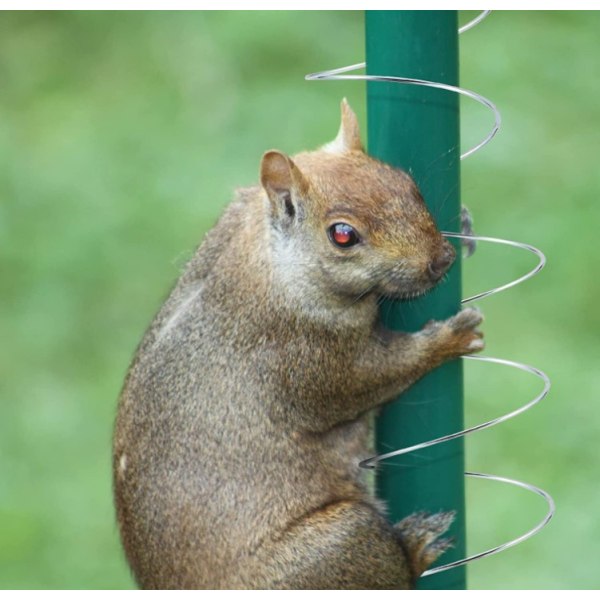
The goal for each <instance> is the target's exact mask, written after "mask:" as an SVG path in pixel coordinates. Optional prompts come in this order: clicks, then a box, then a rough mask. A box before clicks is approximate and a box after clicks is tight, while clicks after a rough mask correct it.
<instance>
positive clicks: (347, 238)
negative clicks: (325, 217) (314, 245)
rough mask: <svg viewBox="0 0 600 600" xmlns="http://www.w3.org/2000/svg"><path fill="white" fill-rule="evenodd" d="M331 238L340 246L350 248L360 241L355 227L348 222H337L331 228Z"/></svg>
mask: <svg viewBox="0 0 600 600" xmlns="http://www.w3.org/2000/svg"><path fill="white" fill-rule="evenodd" d="M329 239H330V240H331V241H332V242H333V243H334V244H335V245H336V246H338V247H339V248H349V247H350V246H354V245H355V244H358V242H360V238H359V237H358V234H357V233H356V231H355V229H354V227H352V226H351V225H348V224H347V223H335V224H334V225H332V226H331V227H330V228H329Z"/></svg>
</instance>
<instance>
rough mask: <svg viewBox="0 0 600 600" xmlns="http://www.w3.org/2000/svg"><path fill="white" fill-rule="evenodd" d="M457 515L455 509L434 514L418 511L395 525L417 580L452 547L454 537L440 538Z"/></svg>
mask: <svg viewBox="0 0 600 600" xmlns="http://www.w3.org/2000/svg"><path fill="white" fill-rule="evenodd" d="M455 516H456V513H455V512H454V511H452V512H439V513H434V514H430V513H426V512H417V513H414V514H412V515H409V516H408V517H406V518H405V519H403V520H402V521H400V522H399V523H397V524H396V525H394V529H395V531H396V533H397V534H398V536H399V538H400V543H401V544H402V546H403V548H404V550H405V552H406V555H407V558H408V560H409V562H410V565H411V570H412V572H413V575H414V577H415V580H416V579H418V578H419V577H420V576H421V574H422V573H423V572H424V571H425V570H426V569H427V568H428V567H429V566H430V565H431V564H432V563H433V562H434V561H435V560H436V559H437V558H439V556H441V554H442V553H443V552H445V551H446V550H447V549H448V548H451V547H452V545H453V540H452V538H440V536H441V535H443V534H444V533H446V531H448V528H449V527H450V525H452V522H453V521H454V517H455Z"/></svg>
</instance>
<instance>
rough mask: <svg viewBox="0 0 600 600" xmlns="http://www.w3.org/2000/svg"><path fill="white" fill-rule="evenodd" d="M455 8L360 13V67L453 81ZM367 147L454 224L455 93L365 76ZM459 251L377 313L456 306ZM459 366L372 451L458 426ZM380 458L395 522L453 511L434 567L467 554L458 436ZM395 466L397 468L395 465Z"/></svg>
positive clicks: (450, 576)
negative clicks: (439, 275)
mask: <svg viewBox="0 0 600 600" xmlns="http://www.w3.org/2000/svg"><path fill="white" fill-rule="evenodd" d="M457 28H458V18H457V12H456V11H366V56H367V73H368V74H372V75H401V76H408V77H414V78H417V79H427V80H430V81H439V82H443V83H448V84H451V85H458V34H457ZM367 117H368V136H369V153H370V154H371V155H373V156H375V157H377V158H379V159H381V160H383V161H385V162H387V163H390V164H392V165H395V166H397V167H401V168H402V169H404V170H405V171H408V172H410V173H411V175H412V176H413V177H414V179H415V181H416V183H417V185H418V186H419V187H420V189H421V192H422V194H423V197H424V198H425V201H426V202H427V205H428V207H429V209H430V211H431V213H432V214H433V216H434V218H435V219H436V222H437V224H438V227H439V228H440V229H442V230H451V231H459V230H460V218H459V214H460V199H459V195H460V194H459V191H460V150H459V103H458V96H457V95H456V94H453V93H450V92H447V91H443V90H437V89H430V88H426V87H423V86H411V85H403V84H397V83H384V82H368V84H367ZM460 298H461V277H460V252H457V259H456V262H455V264H454V266H453V267H452V269H451V270H450V272H449V275H448V279H447V281H446V282H444V283H443V284H441V285H440V286H439V287H438V288H436V289H435V290H434V291H433V292H431V293H430V294H428V295H427V296H425V297H423V298H420V299H419V300H418V301H412V302H410V303H402V302H393V303H392V302H390V303H388V304H387V305H384V306H383V308H382V313H381V316H382V319H383V320H384V322H385V323H386V325H387V326H389V327H391V328H392V329H398V330H403V331H416V330H418V329H420V328H421V327H422V326H423V325H424V323H425V322H426V321H428V320H430V319H445V318H447V317H449V316H451V315H453V314H455V313H456V312H457V311H458V310H459V308H460ZM462 386H463V382H462V364H461V361H460V360H457V361H453V362H451V363H447V364H445V365H443V366H441V367H440V368H438V369H436V370H435V371H434V372H432V373H430V374H429V375H427V376H426V377H425V378H423V379H422V380H421V381H419V382H417V384H416V385H415V386H413V387H412V388H411V389H410V390H408V391H407V392H405V393H404V394H403V395H402V396H401V398H400V400H398V401H396V402H394V403H392V404H391V405H389V406H387V407H386V408H385V409H384V410H383V411H382V412H381V414H380V416H379V418H378V419H377V424H376V440H377V448H378V451H379V452H381V453H383V452H388V451H389V450H390V449H392V448H401V447H404V446H409V445H412V444H415V443H418V442H421V441H425V440H428V439H432V438H435V437H438V436H441V435H445V434H447V433H451V432H453V431H458V430H460V429H462V428H463V405H462V395H463V394H462V392H463V390H462ZM390 462H391V463H392V464H388V463H383V464H382V465H381V468H380V471H379V473H378V477H377V490H378V494H379V496H380V497H381V498H384V499H385V500H386V501H387V504H388V507H389V510H390V517H391V519H392V520H393V521H394V522H395V521H398V520H400V519H402V518H403V517H405V516H407V515H409V514H410V513H413V512H415V511H420V510H426V511H429V512H437V511H440V510H443V511H446V510H455V511H456V512H457V517H456V520H455V522H454V524H453V526H452V529H451V531H450V532H449V535H450V536H453V537H454V538H455V543H454V547H453V548H452V549H450V550H448V551H447V552H445V553H444V555H443V556H442V558H441V559H440V561H439V562H440V564H441V563H442V562H443V563H445V562H450V561H453V560H457V559H459V558H463V557H464V556H465V509H464V474H463V473H464V454H463V440H462V439H459V440H454V441H452V442H446V443H445V444H440V445H437V446H434V447H432V448H427V449H426V450H422V451H419V452H417V453H414V454H409V455H403V456H401V457H399V458H397V459H395V460H394V459H391V461H390ZM398 465H401V466H398ZM465 586H466V570H465V568H464V567H459V568H456V569H452V570H449V571H445V572H442V573H440V574H437V575H432V576H430V577H427V578H424V579H421V580H420V581H419V584H418V587H419V588H422V589H465Z"/></svg>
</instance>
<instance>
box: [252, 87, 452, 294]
mask: <svg viewBox="0 0 600 600" xmlns="http://www.w3.org/2000/svg"><path fill="white" fill-rule="evenodd" d="M341 110H342V119H341V126H340V129H339V132H338V135H337V137H336V138H335V139H334V140H333V141H332V142H330V143H328V144H326V145H325V146H323V147H321V148H320V149H318V150H316V151H313V152H303V153H301V154H297V155H295V156H294V157H293V158H290V157H289V156H287V155H286V154H284V153H282V152H279V151H276V150H271V151H269V152H266V153H265V155H264V156H263V159H262V163H261V167H260V181H261V184H262V187H263V189H264V191H265V192H266V194H265V197H266V198H268V212H269V216H270V225H271V227H270V230H271V235H272V248H273V260H274V263H275V266H276V267H277V271H278V272H279V273H280V274H281V275H282V276H283V279H284V280H285V282H286V285H287V286H291V288H292V291H294V293H296V294H298V295H299V296H306V298H310V299H311V300H312V301H315V302H316V301H317V298H316V296H315V292H320V293H321V294H322V295H325V296H328V297H330V298H334V297H338V298H339V297H346V298H350V299H351V300H352V299H358V298H367V297H370V296H374V297H375V296H387V297H392V298H407V297H413V296H416V295H419V294H421V293H424V292H425V291H427V290H428V289H430V288H431V287H433V286H434V285H435V284H436V283H437V282H438V281H439V280H440V279H441V278H442V276H443V275H444V274H445V273H446V271H447V270H448V268H449V267H450V265H451V264H452V262H453V260H454V257H455V252H454V249H453V247H452V245H451V244H450V243H449V242H447V241H446V240H445V239H444V238H443V237H442V235H441V234H440V232H439V230H438V229H437V227H436V225H435V223H434V220H433V218H432V216H431V214H430V213H429V211H428V209H427V207H426V206H425V202H424V201H423V198H422V197H421V194H420V193H419V190H418V188H417V186H416V184H415V182H414V181H413V180H412V178H411V177H410V176H409V175H408V174H407V173H405V172H404V171H402V170H400V169H396V168H393V167H391V166H390V165H387V164H384V163H382V162H381V161H378V160H376V159H374V158H372V157H370V156H368V155H367V154H366V153H365V152H364V150H363V147H362V144H361V141H360V131H359V126H358V120H357V118H356V115H355V114H354V112H353V111H352V109H351V108H350V106H349V105H348V103H347V102H346V100H345V99H344V100H343V101H342V105H341Z"/></svg>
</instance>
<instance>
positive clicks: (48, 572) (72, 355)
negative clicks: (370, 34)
mask: <svg viewBox="0 0 600 600" xmlns="http://www.w3.org/2000/svg"><path fill="white" fill-rule="evenodd" d="M465 18H466V16H465ZM599 30H600V13H592V12H587V13H586V12H582V13H554V12H553V13H526V12H519V13H516V12H507V13H496V14H494V15H493V16H492V17H490V19H489V20H488V21H486V22H485V23H484V24H482V25H481V26H479V27H478V28H477V29H475V30H473V31H471V32H469V33H467V34H465V36H464V37H463V38H462V40H461V46H462V47H461V70H462V74H461V78H462V83H463V85H465V86H466V87H469V88H472V89H476V90H478V91H480V92H481V93H483V94H484V95H487V96H489V97H491V98H492V99H493V100H494V101H495V102H497V104H498V105H499V106H500V107H501V109H502V111H503V118H504V126H503V130H502V132H501V134H500V135H499V136H498V138H497V139H496V140H495V141H494V143H493V144H492V145H490V146H488V147H487V148H486V149H485V150H484V151H482V152H481V153H479V154H477V155H476V156H475V157H473V158H471V159H469V160H468V161H467V162H466V163H464V165H463V185H462V189H463V200H464V202H465V203H466V204H467V205H468V206H469V207H470V208H471V210H472V212H473V213H474V215H475V218H476V228H477V230H478V232H480V233H482V234H488V235H497V236H505V237H509V238H514V239H518V240H523V241H529V242H531V243H533V244H535V245H537V246H539V247H541V248H543V249H544V251H545V252H546V253H547V256H548V260H549V266H548V268H547V270H546V271H545V272H544V273H542V275H541V276H540V277H539V278H537V279H535V280H534V281H531V282H527V283H526V284H524V285H523V286H521V287H519V288H518V289H514V290H511V291H509V292H507V293H506V294H503V295H502V296H497V297H494V298H491V299H489V300H486V301H482V302H481V303H480V306H481V308H482V309H483V310H484V311H485V313H486V317H487V321H486V325H485V329H486V335H487V339H488V353H489V354H490V355H494V356H501V357H507V358H513V359H515V360H521V361H524V362H527V363H530V364H534V365H537V366H539V367H541V368H543V369H545V370H546V371H547V372H548V373H549V374H550V375H551V377H552V379H553V390H552V392H551V395H550V396H549V398H548V400H547V401H546V402H545V403H544V404H543V405H541V406H539V407H537V408H535V409H534V410H533V411H532V412H531V413H529V414H526V415H525V416H523V417H521V418H520V419H518V420H515V421H514V422H510V423H509V424H507V425H505V426H503V427H501V428H498V429H494V430H493V431H490V432H486V433H481V434H477V435H476V436H474V437H473V438H472V439H470V440H469V441H468V442H467V452H468V454H467V464H468V467H469V468H472V469H473V470H482V471H485V472H491V473H497V474H501V475H506V476H510V477H515V478H518V479H523V480H526V481H531V482H532V483H535V484H538V485H541V486H542V487H545V488H546V489H548V490H549V491H550V492H551V493H552V494H553V495H554V496H555V498H556V501H557V504H558V512H557V516H556V519H555V521H554V522H553V523H552V524H551V525H550V526H549V528H548V529H547V530H546V531H545V532H544V533H542V534H541V535H540V536H539V537H537V538H536V539H535V540H532V541H529V542H526V543H525V544H523V545H522V546H520V547H518V548H515V549H512V550H510V551H507V552H506V553H505V554H503V555H500V556H497V557H492V558H489V559H486V560H484V561H481V562H479V563H478V564H477V565H474V566H473V567H472V568H471V569H470V571H469V579H470V586H471V587H473V588H535V587H540V588H552V587H558V588H586V587H588V588H589V587H597V586H598V584H599V583H600V581H599V579H600V578H599V577H598V576H597V575H596V564H595V563H596V562H597V561H596V557H597V555H598V548H599V544H600V525H599V524H598V523H599V521H598V520H597V519H596V510H597V507H598V506H599V505H600V487H599V486H598V480H599V475H600V472H599V469H598V430H599V419H598V413H599V410H598V408H597V407H596V406H595V405H594V404H593V402H594V401H595V400H596V399H597V391H598V389H599V388H600V371H599V369H598V358H597V357H598V333H599V329H600V311H599V310H598V305H597V298H598V297H599V296H600V282H599V280H598V277H597V268H598V251H597V247H596V239H597V234H598V230H597V228H598V225H599V223H600V219H599V216H600V215H599V213H600V208H599V207H600V203H599V202H598V195H599V193H600V171H599V170H598V167H597V162H598V156H599V148H598V128H599V126H600V102H599V97H600V79H598V77H597V73H598V72H600V58H599V57H600V52H599V50H600V48H599V42H598V40H599V38H598V31H599ZM363 56H364V49H363V23H362V15H361V14H360V13H350V12H347V13H329V12H324V13H318V14H317V13H310V12H308V13H290V12H278V13H210V14H208V13H206V14H205V13H185V12H180V13H128V12H125V13H88V12H81V13H68V12H62V13H2V14H1V15H0V81H1V82H2V83H1V85H0V164H1V165H2V168H0V273H1V277H0V298H1V305H0V306H1V310H0V336H1V338H0V339H1V340H2V343H1V344H0V532H1V533H0V587H7V588H126V587H132V585H133V583H132V580H131V578H130V575H129V573H128V569H127V567H126V565H125V562H124V560H123V558H122V554H121V550H120V546H119V542H118V536H117V531H116V526H115V523H114V516H113V509H112V500H111V484H110V441H111V432H112V422H113V417H114V413H115V406H116V399H117V396H118V393H119V389H120V386H121V382H122V379H123V376H124V374H125V370H126V368H127V366H128V362H129V360H130V358H131V354H132V352H133V349H134V347H135V345H136V343H137V342H138V340H139V338H140V336H141V335H142V333H143V331H144V328H145V327H146V325H147V324H148V322H149V320H150V319H151V318H152V316H153V314H154V312H155V311H156V310H157V308H158V307H159V305H160V303H161V300H162V299H163V298H164V296H165V294H166V292H167V290H168V289H169V286H170V285H171V283H172V282H173V280H174V279H175V278H176V277H177V274H178V271H179V269H180V268H181V265H182V264H183V263H184V261H185V259H186V257H187V256H189V254H190V253H191V252H192V251H193V249H194V247H195V246H196V245H197V243H198V242H199V240H200V239H201V238H202V235H203V234H204V232H205V231H206V230H207V229H208V228H210V226H211V225H212V224H213V223H214V221H215V219H216V218H217V217H218V215H219V213H220V212H221V210H222V208H223V206H224V205H225V204H226V203H227V202H228V201H229V199H230V197H231V194H232V191H233V189H234V188H235V187H238V186H241V185H245V184H248V183H251V182H254V181H255V180H256V175H257V169H258V163H259V160H260V156H261V154H262V152H263V151H264V150H266V149H268V148H271V147H278V148H281V149H282V150H285V151H288V152H290V153H293V152H296V151H299V150H301V149H305V148H311V147H315V146H317V145H320V144H321V143H323V142H325V141H327V140H328V139H330V138H332V137H333V136H334V134H335V132H336V130H337V125H338V118H339V117H338V104H339V100H340V98H341V97H342V96H347V97H348V98H349V100H350V102H351V104H352V105H353V106H354V108H355V109H356V110H357V112H358V114H359V117H360V118H361V121H362V122H363V123H364V115H365V100H364V87H363V85H362V84H360V83H352V82H350V83H346V82H344V83H341V82H339V83H334V82H326V83H317V82H310V83H307V82H304V80H303V76H304V74H305V73H308V72H312V71H315V70H319V69H323V68H332V67H336V66H342V65H345V64H349V63H353V62H357V61H359V60H361V59H362V57H363ZM463 109H464V113H463V142H464V144H466V145H468V144H469V142H472V141H476V140H477V139H478V138H480V137H481V136H482V135H483V134H484V133H485V131H486V128H487V127H488V125H489V117H488V115H487V113H485V112H484V111H483V110H480V109H479V107H478V106H475V105H473V104H472V103H470V102H468V101H466V102H464V103H463ZM363 129H364V127H363ZM409 142H410V141H409V140H407V143H409ZM513 261H514V262H513ZM529 264H530V262H528V261H527V258H526V257H525V258H522V257H521V256H520V255H518V254H517V253H516V252H512V251H510V249H507V250H502V251H500V250H494V249H492V248H484V247H483V246H481V248H480V250H479V253H478V254H477V255H476V256H475V257H474V258H472V259H471V260H470V261H469V262H468V263H466V265H465V272H466V282H465V285H466V287H467V288H468V289H469V290H471V289H472V290H478V289H482V288H485V287H486V286H489V285H494V284H495V282H496V281H497V280H502V281H504V280H505V279H507V278H510V277H512V276H513V274H515V273H516V274H519V273H520V272H522V269H524V268H527V267H528V266H529ZM519 269H521V270H519ZM484 369H488V367H487V365H483V366H480V365H479V364H477V365H468V367H467V370H468V373H467V384H468V386H467V388H468V397H467V419H468V422H469V423H475V422H479V421H480V420H485V419H488V418H490V417H493V416H497V415H499V414H502V413H503V412H505V411H506V409H507V408H508V407H511V408H512V407H516V406H517V405H519V404H520V403H521V398H523V399H527V398H528V397H529V396H528V394H529V395H531V394H532V393H535V392H536V389H537V388H536V387H535V383H534V384H531V385H530V383H529V382H528V380H527V379H526V378H525V376H523V377H522V378H520V377H519V376H518V375H516V376H513V374H512V372H508V371H506V372H505V371H501V370H500V368H498V370H495V371H494V372H492V367H489V369H490V370H489V371H487V370H486V371H485V372H484ZM499 486H500V484H495V483H493V482H474V483H473V484H472V485H471V484H469V496H468V497H469V510H470V514H469V524H470V528H469V546H470V549H471V550H472V551H476V550H480V549H483V548H485V547H487V546H489V545H491V544H494V543H499V542H502V541H504V540H505V539H507V538H508V537H509V536H512V535H513V534H518V533H520V532H521V531H522V530H524V529H526V528H528V527H530V526H533V524H534V523H535V522H536V521H537V520H538V519H539V518H540V517H541V515H542V514H543V510H544V507H543V504H542V502H541V501H538V500H537V499H536V498H532V499H530V498H529V496H527V495H525V493H524V492H520V491H519V490H513V489H512V488H504V487H502V488H500V487H499Z"/></svg>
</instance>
